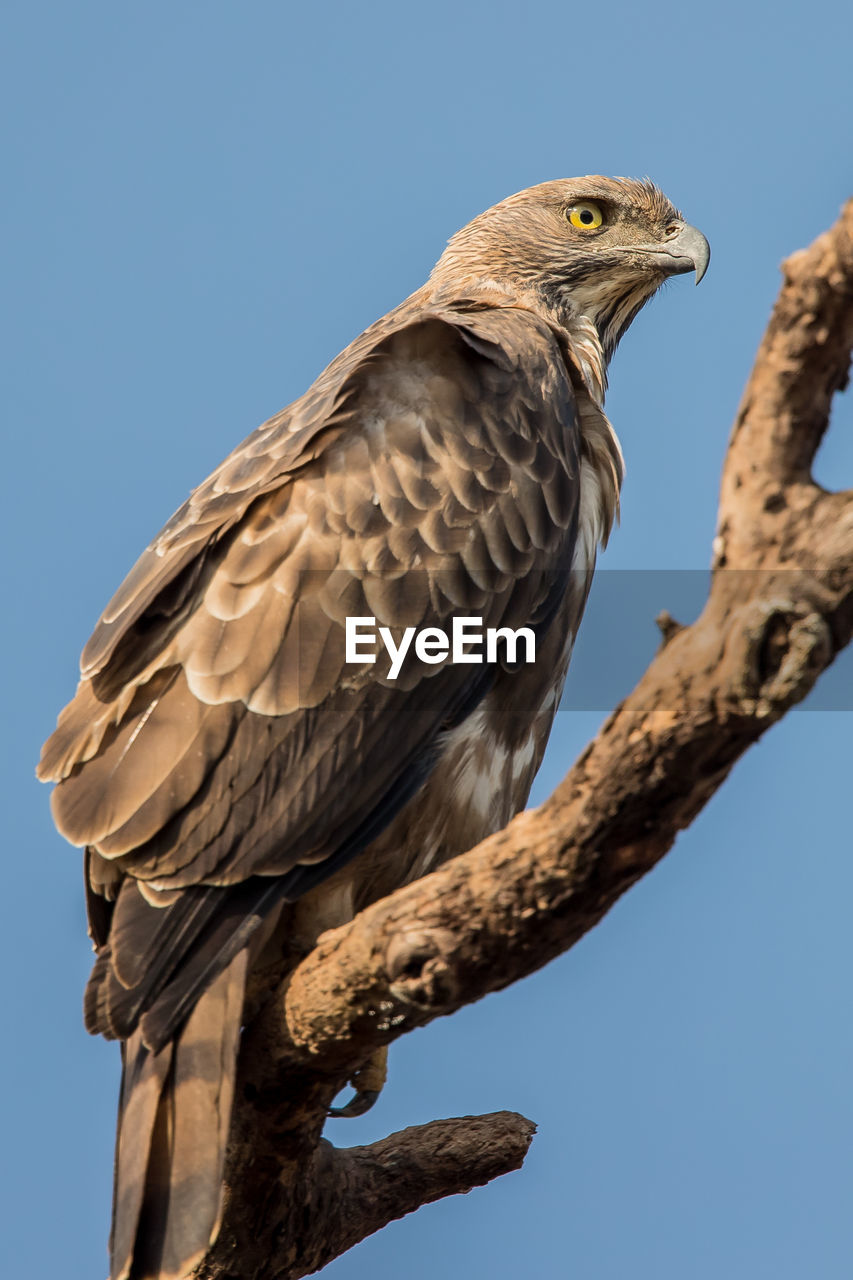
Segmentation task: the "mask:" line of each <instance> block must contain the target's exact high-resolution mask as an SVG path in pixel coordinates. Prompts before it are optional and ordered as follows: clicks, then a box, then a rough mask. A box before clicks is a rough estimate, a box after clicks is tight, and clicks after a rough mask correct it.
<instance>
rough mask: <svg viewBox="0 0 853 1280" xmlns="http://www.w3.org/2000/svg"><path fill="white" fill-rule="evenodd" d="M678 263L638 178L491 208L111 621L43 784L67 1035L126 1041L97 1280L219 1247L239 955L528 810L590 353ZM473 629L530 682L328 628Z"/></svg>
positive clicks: (579, 550)
mask: <svg viewBox="0 0 853 1280" xmlns="http://www.w3.org/2000/svg"><path fill="white" fill-rule="evenodd" d="M579 202H587V203H589V202H595V207H596V208H598V209H599V210H600V211H601V213H602V223H601V226H597V227H593V228H589V227H585V226H583V225H580V226H579V225H573V223H572V220H571V211H572V210H577V208H579V207H581V206H580V205H579ZM702 245H704V241H703V240H702V238H701V237H699V235H698V233H696V232H694V231H693V229H692V228H686V227H685V224H684V223H683V222H682V221H681V219H680V216H679V215H678V214H677V212H676V210H675V209H674V208H673V207H672V206H671V205H670V204H669V202H668V201H667V200H666V198H665V197H664V196H663V195H662V194H661V193H660V192H659V191H658V190H657V189H656V188H655V187H653V186H652V185H651V184H650V183H635V182H628V181H618V182H617V181H612V180H607V179H603V178H585V179H575V180H571V181H566V182H554V183H546V184H543V185H542V186H541V187H534V188H532V189H530V190H529V191H526V192H521V193H519V194H518V195H516V196H513V197H511V198H510V199H509V200H507V201H504V202H503V203H502V204H500V205H498V206H496V207H495V208H494V209H491V210H489V211H487V212H486V213H485V214H483V215H482V216H481V217H480V218H478V219H476V220H475V221H474V222H473V223H471V224H470V226H469V227H466V228H465V229H464V230H463V231H461V232H460V233H459V234H458V235H457V236H455V237H454V238H453V239H452V240H451V242H450V244H449V246H448V249H447V250H446V252H445V254H444V255H443V257H442V258H441V260H440V262H439V263H438V266H437V267H436V269H435V271H434V272H433V275H432V276H431V278H430V280H429V282H428V283H427V284H426V285H425V286H424V287H423V288H422V289H421V290H419V291H418V292H417V293H415V294H414V295H413V296H412V297H411V298H409V299H408V300H407V301H406V302H404V303H403V304H402V305H401V306H400V307H398V308H397V309H396V310H394V311H392V312H390V313H389V315H387V316H386V317H384V318H383V319H382V320H380V321H378V322H377V324H375V325H373V326H372V327H371V328H370V329H368V330H367V331H366V332H365V333H364V334H363V335H362V336H361V337H359V338H357V339H356V340H355V342H353V343H352V344H351V345H350V346H349V347H348V348H347V349H346V351H344V352H343V353H342V354H341V355H340V356H338V358H337V359H336V360H335V361H333V363H332V364H331V365H330V366H329V368H328V369H327V370H326V371H325V372H324V373H323V374H321V375H320V377H319V378H318V379H317V381H316V382H315V383H314V385H313V386H312V387H311V388H310V389H309V391H307V392H306V394H305V395H304V396H303V397H302V398H301V399H300V400H297V401H296V402H295V403H294V404H292V405H290V406H289V407H288V408H287V409H285V410H283V411H282V412H281V413H280V414H277V415H276V416H275V417H274V418H271V419H270V420H269V422H267V423H265V424H264V425H263V426H262V427H260V428H259V429H258V430H257V431H256V432H255V433H254V434H253V435H251V436H249V437H248V439H247V440H246V441H244V442H243V444H242V445H240V446H239V447H238V448H237V449H236V450H235V451H234V453H233V454H231V456H230V457H229V458H227V459H226V460H225V462H224V463H223V464H222V465H221V466H220V467H219V468H218V469H217V470H216V471H215V472H214V473H213V475H212V476H211V477H210V478H209V479H208V480H207V481H205V482H204V484H202V485H201V486H200V487H199V488H198V489H197V490H196V491H195V492H194V493H193V495H192V496H191V497H190V499H189V500H188V501H187V503H186V504H185V505H184V506H183V507H182V508H181V509H180V511H178V512H177V513H176V515H175V516H174V517H173V518H172V519H171V520H170V521H169V523H168V524H167V525H166V527H165V529H164V530H163V531H162V532H161V533H160V535H159V536H158V537H157V538H156V539H155V541H154V542H153V543H152V545H151V546H150V547H149V548H148V550H147V551H145V552H144V554H143V555H142V557H141V558H140V560H139V561H138V563H137V564H136V566H135V567H134V568H133V570H132V571H131V573H130V574H129V575H128V577H127V579H126V580H125V582H124V583H123V584H122V586H121V587H120V588H119V590H118V592H117V593H116V595H115V596H114V598H113V600H112V601H111V602H110V604H109V605H108V607H107V609H106V610H105V612H104V615H103V617H102V619H101V621H100V623H99V624H98V627H97V628H96V630H95V633H94V635H93V636H92V638H91V640H90V641H89V643H88V645H87V646H86V649H85V651H84V654H83V659H82V679H81V683H80V686H79V688H78V691H77V694H76V697H75V698H74V700H73V701H72V702H71V703H70V704H69V706H68V707H67V708H66V709H65V711H64V712H63V713H62V715H61V716H60V718H59V723H58V726H57V729H56V732H55V733H54V734H53V736H52V737H51V738H50V739H49V741H48V742H47V744H46V746H45V749H44V753H43V756H42V761H41V765H40V769H39V776H40V777H42V778H44V779H51V780H55V781H56V782H57V784H58V785H57V787H56V789H55V791H54V794H53V811H54V816H55V818H56V822H57V825H58V827H59V828H60V830H61V831H62V832H63V833H64V834H65V835H66V836H67V837H68V838H69V839H70V840H71V841H72V842H74V843H76V844H80V845H83V846H85V847H86V850H87V852H86V868H87V870H86V876H87V894H88V902H89V918H90V927H91V933H92V937H93V940H94V942H95V945H96V949H97V952H98V955H97V959H96V962H95V966H94V969H93V973H92V977H91V979H90V982H89V986H88V989H87V993H86V1006H85V1013H86V1025H87V1026H88V1028H89V1030H91V1031H93V1032H100V1033H102V1034H104V1035H106V1036H108V1037H117V1038H120V1039H122V1040H124V1041H126V1044H125V1045H124V1048H123V1052H124V1064H125V1072H124V1082H123V1086H122V1101H121V1118H120V1131H119V1141H118V1148H117V1169H116V1199H115V1206H114V1226H113V1238H112V1276H113V1280H119V1278H120V1277H125V1276H129V1275H132V1276H133V1277H143V1276H150V1277H156V1276H159V1277H166V1276H174V1277H178V1276H183V1275H186V1274H187V1273H188V1271H189V1269H191V1268H192V1266H193V1265H194V1264H195V1262H197V1260H198V1258H199V1257H200V1256H201V1255H202V1253H203V1252H204V1250H205V1249H206V1247H207V1245H208V1243H209V1241H210V1240H211V1239H212V1238H213V1237H214V1236H215V1233H216V1229H217V1221H218V1214H219V1191H220V1182H221V1175H222V1163H223V1159H224V1150H225V1143H226V1139H227V1133H228V1121H229V1116H230V1105H231V1091H232V1089H233V1078H234V1067H235V1060H236V1053H237V1047H238V1039H239V1028H240V1023H241V1015H242V1008H243V992H244V988H245V982H246V977H247V972H248V970H249V969H250V967H251V961H252V957H253V956H256V955H257V952H258V950H259V948H260V946H261V945H262V943H263V942H265V941H266V940H267V939H269V937H270V936H271V934H272V933H273V932H276V934H277V936H278V937H279V938H282V937H284V938H290V939H292V940H293V942H294V944H299V945H306V944H310V942H311V941H312V940H313V938H314V937H316V935H317V933H318V932H319V931H320V930H321V929H322V928H325V927H328V926H329V925H331V924H336V923H339V922H341V921H343V920H345V919H347V918H349V917H350V916H351V915H352V913H353V912H354V911H356V910H358V909H359V908H360V907H361V906H363V905H364V904H366V903H367V902H369V901H370V900H372V899H374V898H376V897H377V896H379V895H381V894H384V893H387V892H389V891H390V890H392V889H393V888H395V887H396V886H398V885H400V884H402V883H404V882H406V881H407V880H409V879H411V878H413V877H415V876H417V875H421V874H423V873H424V872H425V871H427V870H429V869H430V867H432V866H435V865H437V864H438V863H440V862H441V861H443V860H444V859H446V858H448V857H450V856H452V855H454V854H456V853H459V852H461V851H463V850H465V849H466V848H469V847H470V846H471V845H473V844H475V843H476V842H477V841H478V840H480V839H482V838H483V837H484V836H485V835H487V834H488V833H489V832H491V831H494V830H496V829H498V828H499V827H500V826H502V825H504V824H505V823H506V822H507V821H508V820H509V818H510V817H512V815H513V814H514V813H515V812H517V811H518V809H519V808H521V807H522V806H523V804H524V803H525V801H526V798H527V794H528V791H529V788H530V784H531V782H532V779H533V776H534V773H535V771H536V769H537V767H538V765H539V762H540V760H541V757H542V753H543V751H544V747H545V742H546V740H547V737H548V733H549V730H550V726H551V722H552V719H553V715H554V712H555V710H556V706H557V702H558V700H559V696H560V692H561V689H562V684H563V680H564V678H565V673H566V668H567V665H568V661H569V656H570V652H571V646H572V642H573V640H574V636H575V632H576V630H577V627H578V624H579V622H580V617H581V614H582V611H583V606H584V602H585V599H586V595H587V591H588V588H589V582H590V579H591V574H592V571H593V568H594V563H595V555H596V549H597V547H598V545H599V543H600V542H602V541H604V540H605V539H606V538H607V535H608V533H609V531H610V528H611V525H612V522H613V519H614V517H615V514H616V511H617V506H618V495H619V485H620V482H621V476H622V461H621V455H620V451H619V446H618V443H617V441H616V438H615V436H614V434H613V432H612V429H611V427H610V425H609V423H608V422H607V419H606V417H605V416H604V412H603V409H602V402H603V395H604V388H605V381H606V363H607V358H608V356H609V354H610V352H612V350H613V348H614V347H615V345H616V342H617V341H618V339H619V337H620V335H621V333H622V332H623V331H624V328H626V327H627V325H628V324H629V323H630V320H631V319H632V318H633V316H634V315H635V314H636V311H637V310H638V309H639V307H640V306H642V304H643V303H644V302H645V301H646V300H647V299H648V298H649V297H650V296H651V295H652V293H654V291H655V290H656V289H657V287H658V286H659V285H660V284H661V283H662V281H663V280H664V279H665V278H666V276H667V275H669V274H673V273H676V272H680V271H683V270H692V269H693V267H694V266H695V267H696V269H697V274H701V271H702V270H704V264H705V262H706V261H707V253H706V251H707V246H705V249H704V250H703V249H702ZM703 253H704V254H705V256H704V258H703ZM468 615H475V616H478V617H481V618H482V619H483V621H484V623H485V625H487V626H506V627H511V628H513V629H515V628H518V627H521V626H526V627H530V628H532V629H533V630H534V631H535V633H536V637H537V660H536V662H535V664H532V665H530V666H527V665H523V664H522V665H520V664H518V663H514V662H512V661H510V660H509V659H508V657H507V655H505V654H504V655H503V656H499V659H498V661H497V662H493V663H491V664H483V665H471V664H461V663H453V662H452V661H450V660H449V658H448V659H445V660H443V661H441V662H438V663H436V664H429V663H427V662H426V661H421V660H419V659H418V658H417V657H416V656H415V655H414V654H413V653H410V654H409V656H408V657H407V659H406V662H405V664H404V667H403V670H402V673H401V675H400V677H399V679H397V680H392V679H390V678H389V672H388V663H387V660H385V659H384V658H383V657H380V658H379V660H378V661H377V662H376V663H373V664H371V663H368V662H366V661H360V662H355V663H352V662H351V663H347V662H346V655H345V644H344V624H345V620H346V618H347V617H348V616H350V617H353V616H373V617H375V618H376V620H377V624H378V625H385V626H387V627H389V628H390V629H391V631H392V633H393V635H394V637H395V638H396V639H397V640H399V638H400V635H401V633H402V630H403V628H405V627H407V626H415V627H418V628H423V627H429V626H439V627H444V628H445V629H448V628H449V626H450V623H451V621H452V619H453V617H455V616H468Z"/></svg>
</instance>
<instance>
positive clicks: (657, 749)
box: [199, 202, 853, 1280]
mask: <svg viewBox="0 0 853 1280" xmlns="http://www.w3.org/2000/svg"><path fill="white" fill-rule="evenodd" d="M784 270H785V280H784V284H783V286H782V290H781V293H780V296H779V298H778V300H777V303H776V305H775V308H774V311H773V314H772V316H771V319H770V323H769V325H768V328H767V332H766V334H765V337H764V339H763V341H762V344H761V347H760V349H759V352H758V356H757V359H756V363H755V367H754V370H753V372H752V375H751V377H750V380H749V384H748V386H747V389H746V392H745V394H744V398H743V402H742V404H741V408H740V410H739V413H738V416H737V421H736V424H735V428H734V432H733V435H732V439H731V443H730V447H729V451H728V455H727V458H726V462H725V466H724V471H723V478H722V487H721V497H720V514H719V524H718V534H717V538H716V539H715V544H714V573H713V577H712V584H711V590H710V594H709V598H708V601H707V603H706V606H705V609H704V610H703V613H702V615H701V617H700V618H699V619H698V620H697V621H696V622H695V623H693V624H692V625H691V626H687V627H679V626H678V624H676V623H674V622H673V620H672V619H671V618H670V617H669V615H662V617H661V621H660V625H661V630H662V633H663V644H662V647H661V649H660V651H659V652H658V654H657V656H656V657H655V659H654V661H653V662H652V664H651V666H650V667H649V669H648V670H647V672H646V673H645V675H644V676H643V678H642V679H641V681H640V683H639V684H638V685H637V687H636V689H635V690H634V692H633V693H632V694H631V695H630V696H629V697H628V698H627V699H626V700H625V701H624V702H623V703H622V704H621V705H620V706H619V707H617V709H616V710H615V711H614V712H613V714H612V715H611V716H610V718H609V719H608V721H607V722H606V724H605V725H604V726H603V728H602V730H601V731H600V733H599V735H598V737H597V738H596V739H595V741H594V742H592V743H591V744H590V746H589V747H588V748H587V749H586V751H584V753H583V755H582V756H581V757H580V759H579V760H578V761H577V763H576V764H575V765H574V767H573V768H572V769H571V771H570V772H569V774H568V776H567V777H566V778H565V780H564V781H563V782H562V784H561V785H560V786H559V787H558V788H557V790H556V792H555V793H554V795H553V796H552V797H551V798H550V799H549V800H548V801H547V802H546V803H545V804H544V805H542V806H541V808H540V809H538V810H536V811H530V812H526V813H523V814H521V815H519V817H518V818H516V819H515V821H514V822H513V823H511V824H510V826H509V827H508V828H507V829H506V830H505V831H502V832H500V833H498V834H497V835H495V836H492V837H491V838H489V839H488V840H486V841H484V842H483V843H482V844H480V845H479V846H478V847H477V848H475V849H473V850H471V851H470V852H469V853H466V854H464V855H463V856H462V857H460V858H457V859H455V860H454V861H453V862H451V863H449V864H448V865H447V866H445V867H443V868H442V869H440V870H439V871H437V872H435V873H433V874H432V875H430V876H428V877H426V878H425V879H423V880H419V881H417V882H416V883H415V884H412V885H410V886H408V887H406V888H404V889H401V890H399V891H398V892H396V893H394V894H393V895H392V896H391V897H389V898H386V899H384V900H382V901H380V902H378V903H376V904H375V905H374V906H372V907H370V908H369V909H368V910H366V911H364V912H363V913H362V914H361V915H359V916H358V917H357V918H356V919H355V920H354V921H353V922H352V923H351V924H349V925H347V926H345V927H343V928H341V929H337V930H334V931H332V932H330V933H327V934H325V935H323V937H322V938H321V939H320V940H319V943H318V945H317V946H316V948H315V949H314V950H313V951H312V952H311V953H310V954H309V955H308V956H307V957H306V958H305V959H304V960H303V962H302V963H301V964H300V965H299V966H298V967H297V968H296V970H295V972H293V973H292V974H290V975H289V976H288V977H286V978H284V980H283V985H282V987H281V990H280V991H279V993H278V995H277V996H276V997H275V998H274V999H273V1000H271V1001H270V1002H269V1003H268V1005H267V1007H266V1009H265V1011H264V1012H263V1014H262V1015H261V1016H260V1017H259V1018H258V1019H257V1021H256V1022H255V1023H254V1024H253V1025H252V1027H250V1028H249V1029H248V1030H247V1032H246V1033H245V1037H244V1046H243V1051H242V1053H241V1062H242V1067H241V1070H242V1078H241V1081H240V1084H239V1088H238V1098H239V1102H238V1106H237V1115H236V1118H235V1127H234V1133H233V1142H232V1149H231V1153H230V1158H229V1171H228V1180H227V1185H228V1195H227V1202H226V1209H225V1217H224V1221H223V1228H222V1232H221V1235H220V1239H219V1242H218V1243H217V1245H216V1246H215V1248H214V1249H213V1250H212V1252H211V1254H210V1255H209V1257H208V1258H207V1259H206V1260H205V1262H204V1263H203V1265H202V1267H201V1268H200V1270H199V1276H200V1277H204V1280H214V1278H215V1280H224V1278H225V1277H230V1278H232V1280H248V1278H249V1277H260V1276H271V1275H275V1276H279V1277H299V1276H302V1275H305V1274H307V1273H309V1272H310V1271H312V1270H314V1269H316V1268H317V1267H320V1266H322V1265H324V1264H325V1262H328V1261H329V1260H330V1259H332V1258H333V1257H335V1256H337V1255H338V1254H340V1253H342V1252H343V1251H345V1250H346V1249H348V1248H350V1247H351V1246H352V1245H353V1244H354V1243H356V1242H357V1240H359V1239H362V1238H363V1237H364V1236H366V1235H368V1234H370V1233H371V1232H373V1231H375V1230H378V1229H379V1228H380V1227H381V1226H382V1225H384V1224H385V1223H386V1222H388V1221H390V1220H391V1219H392V1218H394V1217H399V1216H400V1215H401V1214H404V1213H407V1212H409V1211H411V1210H412V1209H414V1208H416V1207H417V1206H418V1205H419V1204H424V1203H427V1202H429V1201H431V1200H434V1199H437V1198H439V1197H441V1196H442V1195H448V1194H453V1193H455V1192H458V1191H460V1190H465V1189H467V1188H468V1187H470V1186H473V1185H477V1184H478V1183H481V1182H485V1181H487V1180H488V1179H490V1178H492V1177H494V1176H496V1175H497V1174H499V1173H502V1172H505V1171H507V1170H509V1169H514V1168H517V1167H518V1166H519V1165H520V1163H521V1161H522V1159H523V1157H524V1153H525V1151H526V1149H527V1146H528V1144H529V1142H530V1139H531V1136H532V1132H533V1126H532V1125H531V1124H530V1123H529V1122H528V1121H525V1120H523V1119H522V1118H521V1117H519V1116H512V1115H509V1114H508V1113H499V1114H498V1115H496V1116H484V1117H480V1118H468V1119H465V1120H451V1121H441V1122H436V1123H435V1124H433V1125H426V1126H424V1127H423V1128H420V1129H409V1130H405V1131H404V1132H403V1133H400V1134H394V1135H392V1136H391V1137H389V1138H387V1139H385V1140H384V1142H380V1143H377V1144H375V1145H374V1146H372V1147H366V1148H353V1149H351V1150H349V1151H339V1152H335V1151H334V1150H333V1149H332V1148H330V1147H329V1146H328V1144H325V1143H323V1142H322V1140H321V1131H322V1125H323V1121H324V1118H325V1114H326V1110H327V1107H328V1105H329V1103H330V1101H331V1099H332V1097H333V1096H334V1094H335V1093H336V1091H337V1090H338V1088H339V1087H340V1086H341V1085H342V1084H343V1082H344V1081H345V1079H346V1077H347V1076H348V1075H349V1074H351V1072H352V1071H353V1070H354V1069H355V1068H357V1067H358V1066H359V1065H360V1064H361V1063H362V1062H363V1061H364V1060H365V1058H366V1057H367V1056H368V1055H369V1054H370V1053H371V1052H372V1051H373V1050H375V1049H376V1048H377V1047H379V1046H382V1045H385V1044H388V1043H389V1042H390V1041H392V1040H393V1039H395V1038H396V1037H397V1036H399V1035H402V1034H403V1033H404V1032H406V1031H409V1030H411V1029H412V1028H414V1027H417V1026H422V1025H423V1024H425V1023H426V1022H429V1021H430V1020H431V1019H432V1018H434V1017H436V1016H438V1015H440V1014H447V1013H451V1012H453V1011H455V1010H457V1009H459V1008H461V1007H462V1006H463V1005H465V1004H469V1003H471V1002H472V1001H474V1000H477V999H479V998H480V997H482V996H483V995H485V994H487V993H488V992H490V991H495V990H498V989H500V988H501V987H504V986H506V985H508V984H509V983H512V982H515V981H517V980H518V979H519V978H521V977H523V976H525V975H526V974H529V973H531V972H533V971H534V970H535V969H538V968H540V967H541V966H542V965H544V964H545V963H547V961H549V960H550V959H552V958H553V957H554V956H556V955H557V954H559V953H560V952H562V951H565V950H566V949H567V948H568V947H570V946H571V945H572V944H573V943H574V942H576V941H577V939H578V938H580V937H581V936H582V935H583V934H584V933H586V931H587V930H588V929H590V928H592V926H593V925H595V924H596V923H597V922H598V921H599V920H600V919H601V917H602V916H603V915H604V914H605V912H606V911H607V910H608V909H609V908H610V907H611V906H612V905H613V903H614V902H615V901H616V900H617V899H618V898H619V897H620V896H621V894H622V893H624V892H625V890H626V889H627V888H629V887H630V886H631V885H632V884H634V883H635V882H636V880H638V879H639V878H640V876H642V875H644V874H645V873H646V872H647V871H649V870H650V869H651V868H652V867H653V866H654V865H655V863H656V862H657V861H658V860H659V859H660V858H661V857H662V856H663V855H664V854H665V853H666V852H667V850H668V849H669V848H670V847H671V846H672V843H673V841H674V840H675V837H676V835H677V834H678V832H679V831H680V830H683V829H684V828H685V827H687V826H688V825H689V824H690V823H691V822H692V821H693V819H694V818H695V817H696V815H697V813H698V812H699V811H700V810H701V809H702V807H703V806H704V805H705V803H706V802H707V800H708V799H709V798H710V796H711V795H713V793H714V792H715V791H716V789H717V788H718V787H719V785H720V783H721V782H722V781H723V779H724V778H725V777H726V776H727V774H728V772H729V770H730V769H731V768H732V766H733V765H734V763H735V762H736V760H737V759H738V758H739V757H740V756H741V755H742V754H743V752H744V751H745V750H746V749H747V748H748V747H749V746H750V745H751V744H752V743H754V742H755V741H757V739H758V738H760V737H761V735H762V734H763V733H764V732H765V730H766V729H767V728H768V727H769V726H770V725H772V724H774V723H775V722H776V721H778V720H779V719H780V718H781V716H783V715H784V714H785V712H786V711H787V710H788V709H789V708H790V707H792V706H794V705H795V704H796V703H797V702H799V701H801V699H802V698H804V697H805V695H806V694H807V693H808V692H809V690H810V689H811V688H812V687H813V685H814V683H815V681H816V679H817V678H818V676H819V675H820V673H821V672H822V671H823V670H824V669H825V668H826V667H827V666H828V665H829V664H830V663H831V662H832V660H833V658H834V657H835V656H836V654H837V653H838V652H839V650H840V649H841V648H842V647H843V646H844V645H846V644H847V643H848V642H849V640H850V639H851V635H853V496H851V495H850V494H829V493H826V492H825V491H824V490H823V489H821V488H820V487H819V486H818V485H816V484H815V483H814V481H813V480H812V478H811V475H810V467H811V464H812V461H813V459H814V456H815V453H816V451H817V448H818V446H819V444H820V441H821V439H822V437H823V435H824V432H825V431H826V429H827V426H828V423H829V413H830V407H831V402H832V398H833V395H834V394H835V392H836V391H837V390H839V389H841V388H842V387H844V386H845V385H846V381H847V376H848V370H849V364H850V352H851V348H853V202H851V203H850V204H848V205H847V206H846V208H845V209H844V211H843V212H842V215H841V217H840V218H839V220H838V222H837V223H836V224H835V226H834V227H832V228H831V230H829V231H828V232H826V233H825V234H824V235H822V236H821V237H820V238H819V239H818V240H817V241H815V243H814V244H813V245H812V246H811V247H810V248H809V249H807V250H804V251H802V252H800V253H797V254H794V255H793V256H792V257H791V258H789V259H788V261H787V262H786V264H785V268H784Z"/></svg>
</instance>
